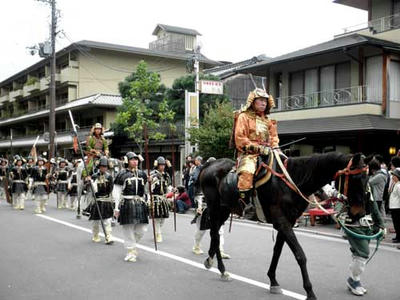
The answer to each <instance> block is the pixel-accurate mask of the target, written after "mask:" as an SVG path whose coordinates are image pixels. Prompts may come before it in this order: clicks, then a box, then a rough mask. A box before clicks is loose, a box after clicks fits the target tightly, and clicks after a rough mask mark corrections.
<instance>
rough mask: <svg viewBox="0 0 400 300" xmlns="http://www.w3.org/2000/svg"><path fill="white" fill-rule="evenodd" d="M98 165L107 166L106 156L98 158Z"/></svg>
mask: <svg viewBox="0 0 400 300" xmlns="http://www.w3.org/2000/svg"><path fill="white" fill-rule="evenodd" d="M99 167H108V159H107V157H102V158H100V161H99Z"/></svg>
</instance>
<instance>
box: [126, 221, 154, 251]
mask: <svg viewBox="0 0 400 300" xmlns="http://www.w3.org/2000/svg"><path fill="white" fill-rule="evenodd" d="M147 226H148V224H126V225H122V232H123V233H124V238H125V241H124V247H125V248H126V249H128V250H129V249H135V248H136V243H137V242H139V241H140V239H141V238H142V237H143V235H144V233H145V232H146V231H147Z"/></svg>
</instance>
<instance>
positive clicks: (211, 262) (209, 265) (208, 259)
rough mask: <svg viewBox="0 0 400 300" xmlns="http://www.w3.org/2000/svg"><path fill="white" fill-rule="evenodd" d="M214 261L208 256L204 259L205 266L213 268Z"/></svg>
mask: <svg viewBox="0 0 400 300" xmlns="http://www.w3.org/2000/svg"><path fill="white" fill-rule="evenodd" d="M213 263H214V261H213V260H212V259H211V258H207V259H206V260H205V261H204V266H205V267H206V269H211V267H212V266H213Z"/></svg>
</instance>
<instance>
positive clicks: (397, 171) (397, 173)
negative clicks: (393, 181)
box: [390, 168, 400, 179]
mask: <svg viewBox="0 0 400 300" xmlns="http://www.w3.org/2000/svg"><path fill="white" fill-rule="evenodd" d="M390 174H392V175H394V176H396V177H397V178H399V179H400V168H396V169H394V170H393V171H390Z"/></svg>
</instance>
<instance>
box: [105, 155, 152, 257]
mask: <svg viewBox="0 0 400 300" xmlns="http://www.w3.org/2000/svg"><path fill="white" fill-rule="evenodd" d="M139 160H143V158H142V157H141V156H140V155H136V154H135V153H134V152H128V153H127V154H126V155H125V158H124V162H125V164H126V165H127V167H126V169H123V170H121V171H120V172H119V173H118V174H117V176H116V177H115V180H114V189H113V199H114V201H115V211H114V214H115V217H116V218H118V221H119V223H120V224H121V225H122V231H123V233H124V237H125V243H124V246H125V248H126V249H127V255H126V256H125V261H128V262H135V261H136V258H137V256H138V252H137V249H136V243H137V242H139V241H140V239H141V238H142V237H143V235H144V233H145V232H146V231H147V226H148V224H149V209H148V205H147V203H146V200H145V184H146V182H147V175H146V173H145V172H144V171H142V170H140V169H139V168H138V164H139Z"/></svg>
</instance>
